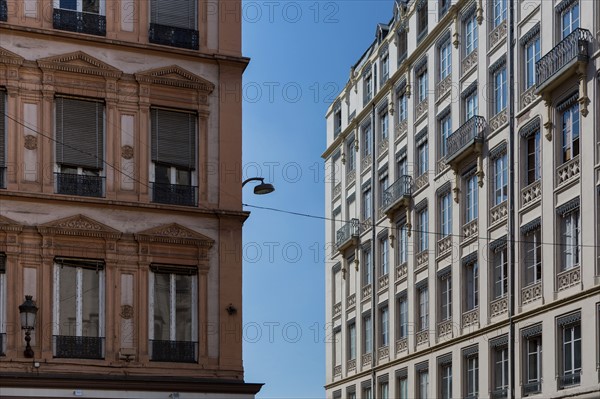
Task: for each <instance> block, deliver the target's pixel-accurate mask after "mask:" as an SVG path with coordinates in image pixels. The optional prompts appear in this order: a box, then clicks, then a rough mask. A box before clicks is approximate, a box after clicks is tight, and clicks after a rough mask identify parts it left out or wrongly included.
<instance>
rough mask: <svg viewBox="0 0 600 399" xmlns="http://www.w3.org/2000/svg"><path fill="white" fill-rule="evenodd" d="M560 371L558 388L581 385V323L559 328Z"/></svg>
mask: <svg viewBox="0 0 600 399" xmlns="http://www.w3.org/2000/svg"><path fill="white" fill-rule="evenodd" d="M561 335H562V342H561V353H560V355H561V357H562V362H561V370H560V377H559V380H560V383H561V384H560V387H561V388H565V387H569V386H573V385H579V384H580V383H581V321H580V320H578V321H577V322H572V323H568V324H565V325H562V326H561Z"/></svg>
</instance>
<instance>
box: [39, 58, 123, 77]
mask: <svg viewBox="0 0 600 399" xmlns="http://www.w3.org/2000/svg"><path fill="white" fill-rule="evenodd" d="M37 64H38V66H39V67H40V68H41V69H50V70H59V71H65V72H73V73H78V74H87V75H96V76H104V77H111V78H120V77H121V75H122V74H123V71H120V70H119V69H117V68H115V67H113V66H112V65H109V64H107V63H106V62H103V61H100V60H99V59H97V58H94V57H92V56H91V55H89V54H86V53H84V52H83V51H75V52H72V53H68V54H60V55H55V56H52V57H47V58H42V59H39V60H38V61H37Z"/></svg>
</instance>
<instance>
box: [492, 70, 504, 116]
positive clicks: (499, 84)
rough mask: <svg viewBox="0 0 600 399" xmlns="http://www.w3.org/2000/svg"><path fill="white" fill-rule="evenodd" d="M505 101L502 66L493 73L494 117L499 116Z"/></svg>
mask: <svg viewBox="0 0 600 399" xmlns="http://www.w3.org/2000/svg"><path fill="white" fill-rule="evenodd" d="M506 101H507V86H506V66H503V67H502V68H500V69H499V70H498V71H497V72H495V73H494V115H496V114H499V113H500V112H502V111H503V110H504V109H505V108H506Z"/></svg>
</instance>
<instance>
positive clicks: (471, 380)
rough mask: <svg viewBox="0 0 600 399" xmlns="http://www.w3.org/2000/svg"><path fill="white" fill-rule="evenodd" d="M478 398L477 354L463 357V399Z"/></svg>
mask: <svg viewBox="0 0 600 399" xmlns="http://www.w3.org/2000/svg"><path fill="white" fill-rule="evenodd" d="M478 396H479V353H478V352H475V353H474V354H471V355H468V356H465V398H467V399H468V398H477V397H478Z"/></svg>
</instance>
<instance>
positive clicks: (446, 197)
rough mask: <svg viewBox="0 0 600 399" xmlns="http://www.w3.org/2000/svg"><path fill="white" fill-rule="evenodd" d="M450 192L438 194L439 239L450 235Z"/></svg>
mask: <svg viewBox="0 0 600 399" xmlns="http://www.w3.org/2000/svg"><path fill="white" fill-rule="evenodd" d="M452 202H453V201H452V192H451V191H450V190H448V191H446V192H444V193H442V194H440V196H439V199H438V203H439V211H440V214H439V215H440V217H439V219H440V226H439V227H440V230H439V232H440V237H441V238H445V237H448V236H451V235H452Z"/></svg>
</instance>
